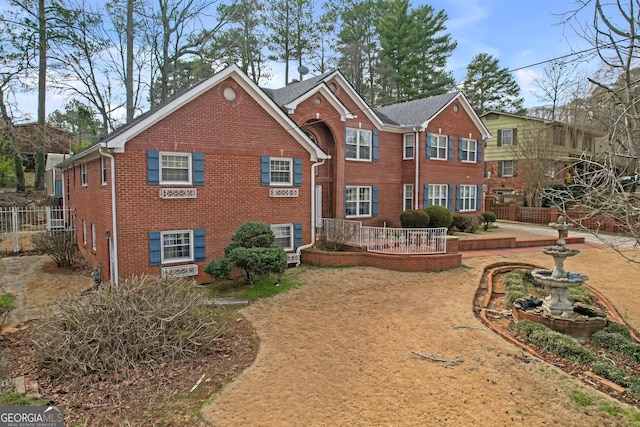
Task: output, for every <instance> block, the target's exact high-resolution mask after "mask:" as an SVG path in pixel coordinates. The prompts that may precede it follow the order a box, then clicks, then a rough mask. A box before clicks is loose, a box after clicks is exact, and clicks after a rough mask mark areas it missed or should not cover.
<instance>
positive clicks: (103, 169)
mask: <svg viewBox="0 0 640 427" xmlns="http://www.w3.org/2000/svg"><path fill="white" fill-rule="evenodd" d="M100 178H101V181H102V185H105V184H106V183H107V162H106V161H105V159H104V157H100Z"/></svg>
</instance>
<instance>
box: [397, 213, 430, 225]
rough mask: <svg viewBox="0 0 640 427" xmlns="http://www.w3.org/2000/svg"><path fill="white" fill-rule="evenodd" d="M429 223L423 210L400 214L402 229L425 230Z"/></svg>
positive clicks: (427, 215)
mask: <svg viewBox="0 0 640 427" xmlns="http://www.w3.org/2000/svg"><path fill="white" fill-rule="evenodd" d="M429 222H430V218H429V214H428V213H427V212H425V211H424V210H414V209H410V210H406V211H404V212H402V213H401V214H400V224H401V225H402V228H426V227H428V226H429Z"/></svg>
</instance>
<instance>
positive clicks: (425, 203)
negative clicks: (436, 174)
mask: <svg viewBox="0 0 640 427" xmlns="http://www.w3.org/2000/svg"><path fill="white" fill-rule="evenodd" d="M422 192H423V193H424V194H423V197H424V198H423V202H422V207H423V208H427V207H429V184H424V185H423V186H422Z"/></svg>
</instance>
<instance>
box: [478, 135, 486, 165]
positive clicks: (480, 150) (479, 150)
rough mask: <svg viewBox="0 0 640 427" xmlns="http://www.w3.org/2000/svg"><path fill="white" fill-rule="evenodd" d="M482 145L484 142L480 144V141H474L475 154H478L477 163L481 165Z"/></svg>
mask: <svg viewBox="0 0 640 427" xmlns="http://www.w3.org/2000/svg"><path fill="white" fill-rule="evenodd" d="M483 145H484V142H482V140H481V139H479V140H477V141H476V153H478V154H477V155H476V161H477V163H482V146H483Z"/></svg>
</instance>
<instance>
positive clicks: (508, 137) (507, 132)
mask: <svg viewBox="0 0 640 427" xmlns="http://www.w3.org/2000/svg"><path fill="white" fill-rule="evenodd" d="M501 143H502V145H513V129H503V130H502V141H501Z"/></svg>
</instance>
